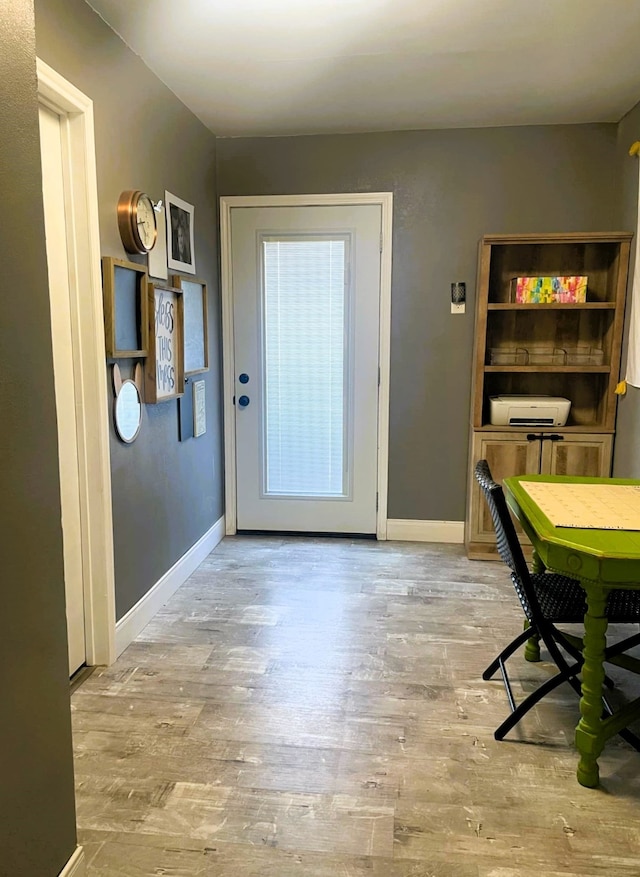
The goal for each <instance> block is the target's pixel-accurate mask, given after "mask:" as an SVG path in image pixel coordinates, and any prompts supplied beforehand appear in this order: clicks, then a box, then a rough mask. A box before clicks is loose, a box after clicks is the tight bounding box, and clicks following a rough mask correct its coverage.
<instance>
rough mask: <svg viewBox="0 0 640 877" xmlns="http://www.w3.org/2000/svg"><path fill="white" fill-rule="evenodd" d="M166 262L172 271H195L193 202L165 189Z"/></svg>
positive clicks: (190, 272) (186, 272) (191, 272)
mask: <svg viewBox="0 0 640 877" xmlns="http://www.w3.org/2000/svg"><path fill="white" fill-rule="evenodd" d="M164 194H165V211H166V223H167V264H168V266H169V268H172V269H173V270H174V271H182V272H183V273H184V274H195V273H196V257H195V251H194V234H193V212H194V207H193V204H188V203H187V202H186V201H183V200H182V198H178V197H177V196H176V195H172V194H171V192H167V191H165V193H164Z"/></svg>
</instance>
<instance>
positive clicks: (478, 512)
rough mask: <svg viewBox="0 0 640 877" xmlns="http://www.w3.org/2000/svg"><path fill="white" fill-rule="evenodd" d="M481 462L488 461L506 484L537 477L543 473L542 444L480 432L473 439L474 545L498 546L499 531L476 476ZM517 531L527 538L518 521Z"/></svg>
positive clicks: (471, 529)
mask: <svg viewBox="0 0 640 877" xmlns="http://www.w3.org/2000/svg"><path fill="white" fill-rule="evenodd" d="M478 460H486V461H487V463H488V464H489V468H490V469H491V474H492V475H493V477H494V479H495V480H496V481H497V482H499V483H502V479H503V478H507V477H508V476H509V475H527V474H529V475H537V474H538V473H539V472H540V440H539V439H536V440H535V441H530V442H529V441H527V437H526V435H525V434H524V433H518V434H515V435H514V433H503V432H493V433H487V432H476V433H474V435H473V464H472V467H471V476H470V477H471V480H472V483H471V490H470V493H471V516H470V521H469V525H470V526H469V541H470V542H491V543H495V541H496V537H495V531H494V529H493V521H492V520H491V513H490V511H489V507H488V506H487V503H486V501H485V498H484V495H483V493H482V491H481V490H480V485H479V484H478V482H477V481H476V479H475V478H474V476H473V468H474V467H475V464H476V463H477V462H478ZM516 530H517V531H518V534H519V535H520V536H521V538H526V537H524V534H523V533H522V530H521V529H520V525H519V524H518V523H517V521H516Z"/></svg>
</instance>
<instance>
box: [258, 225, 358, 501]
mask: <svg viewBox="0 0 640 877" xmlns="http://www.w3.org/2000/svg"><path fill="white" fill-rule="evenodd" d="M262 254H263V333H264V336H263V355H264V370H263V374H264V382H265V386H264V397H263V398H264V401H265V405H264V423H263V428H264V442H263V447H264V460H263V470H264V481H265V493H266V494H267V495H269V494H271V495H280V496H282V495H285V496H309V497H323V496H324V497H336V496H345V495H346V493H347V477H346V470H347V465H346V446H347V442H346V436H347V434H348V429H347V406H346V404H345V400H346V397H347V395H348V394H347V392H346V389H347V376H348V369H347V367H346V363H347V354H346V349H345V347H346V338H347V336H348V332H347V328H348V327H347V315H348V307H347V301H346V289H345V280H346V271H347V258H348V239H347V236H343V237H340V238H332V239H331V240H329V239H326V238H321V237H318V236H317V235H316V236H312V235H309V236H296V237H295V238H293V237H287V238H281V239H278V240H275V239H273V238H271V237H270V238H269V239H265V240H264V241H263V250H262Z"/></svg>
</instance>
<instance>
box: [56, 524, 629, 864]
mask: <svg viewBox="0 0 640 877" xmlns="http://www.w3.org/2000/svg"><path fill="white" fill-rule="evenodd" d="M521 624H522V613H521V611H520V609H519V606H518V605H517V604H516V598H515V594H514V592H513V588H512V586H511V584H510V582H509V579H508V576H507V575H506V568H505V567H503V566H502V565H500V564H497V563H487V562H477V561H476V562H471V561H468V560H467V559H466V558H465V556H464V554H463V551H462V548H461V547H458V546H444V545H419V544H412V543H376V542H369V541H353V540H341V539H335V540H331V539H296V538H249V537H236V538H228V539H225V540H224V541H223V543H222V544H221V545H220V546H219V547H218V548H217V549H216V550H215V551H214V552H213V553H212V554H211V555H210V556H209V558H208V559H207V560H206V561H205V562H204V563H203V564H202V566H201V567H200V568H199V569H198V571H197V572H196V573H194V575H193V576H192V577H191V578H190V579H189V581H188V582H187V583H186V584H185V585H184V586H183V587H182V588H181V589H180V590H179V591H178V593H177V594H176V595H175V597H174V598H173V599H172V600H171V602H170V603H169V604H168V605H167V606H166V607H165V609H164V610H163V611H162V612H161V613H160V614H159V615H158V616H157V617H156V618H155V619H154V620H153V621H152V623H151V624H150V625H149V626H148V627H147V628H146V630H145V631H144V633H143V634H142V636H140V638H139V639H138V640H137V641H136V642H135V643H134V644H133V645H131V646H130V647H129V648H128V649H127V650H126V652H125V653H124V654H123V655H122V657H121V658H120V660H119V661H118V662H117V663H116V664H115V665H114V666H113V667H110V668H109V669H108V670H104V671H96V672H95V673H94V674H93V676H91V677H90V679H88V680H87V681H86V682H84V683H83V684H82V685H81V686H80V688H79V689H78V690H77V691H76V693H75V694H74V695H73V697H72V711H73V724H74V742H75V752H76V761H75V766H76V778H77V807H78V825H79V842H80V843H82V844H83V845H84V846H85V849H86V852H87V856H88V860H89V868H88V877H160V875H164V877H209V875H211V877H214V875H215V877H294V875H295V877H534V875H535V877H559V875H563V877H569V875H571V877H591V875H603V877H604V875H607V877H638V875H639V874H640V819H639V815H640V808H639V806H638V805H639V803H640V779H639V778H640V754H638V753H636V752H634V751H633V750H631V749H630V748H629V747H628V746H627V745H626V744H624V743H623V742H622V741H621V740H620V739H619V738H615V739H614V740H613V741H611V742H610V743H609V744H608V745H607V748H606V750H605V753H604V754H603V756H602V758H601V760H600V768H601V776H602V787H601V788H600V789H598V790H587V789H583V788H581V787H580V786H579V785H578V783H577V781H576V778H575V768H576V763H577V759H576V753H575V750H574V747H573V728H574V726H575V724H576V721H577V717H578V701H577V698H576V697H575V695H574V694H573V692H572V691H571V690H570V689H565V688H563V689H561V690H559V691H558V692H557V693H556V694H555V696H554V697H553V698H547V699H546V700H545V701H544V703H543V705H541V706H540V707H538V708H537V709H536V710H534V711H533V712H532V713H530V714H529V715H528V716H527V717H526V718H525V720H524V721H523V722H522V723H521V725H520V727H519V728H518V730H517V731H516V732H515V733H512V734H511V735H510V737H509V741H508V742H507V741H505V742H502V743H497V742H496V741H495V740H494V739H493V730H494V728H495V727H496V726H497V724H498V723H499V722H500V721H501V720H502V718H503V717H504V716H505V715H506V711H507V705H506V697H505V693H504V689H503V687H502V684H501V682H500V681H497V680H496V681H490V682H484V681H483V680H482V678H481V673H482V670H483V669H484V667H485V665H487V664H488V663H489V661H490V660H491V659H492V658H493V657H494V655H495V654H496V652H497V651H498V650H499V647H500V646H502V645H504V644H505V643H506V642H507V641H508V639H510V638H511V637H512V636H513V635H515V633H516V632H517V631H519V630H520V629H521ZM511 666H512V667H513V674H514V676H515V677H516V679H519V680H520V681H521V687H519V686H518V685H516V691H517V692H518V693H521V692H522V691H523V690H528V689H530V688H531V687H532V685H533V684H534V683H537V682H538V681H539V680H541V679H543V678H545V676H546V675H548V674H549V673H550V672H551V668H550V666H549V665H548V664H538V665H530V664H527V663H526V662H525V661H524V659H521V658H520V657H519V656H518V657H516V658H514V659H512V662H511Z"/></svg>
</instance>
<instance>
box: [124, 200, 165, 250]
mask: <svg viewBox="0 0 640 877" xmlns="http://www.w3.org/2000/svg"><path fill="white" fill-rule="evenodd" d="M118 229H119V231H120V237H121V238H122V243H123V244H124V248H125V250H126V251H127V252H128V253H148V252H149V250H152V249H153V247H154V245H155V242H156V239H157V237H158V228H157V224H156V213H155V210H154V209H153V201H152V200H151V198H150V197H149V196H148V195H146V194H145V193H144V192H141V191H140V190H139V189H127V191H125V192H123V193H122V195H120V198H119V199H118Z"/></svg>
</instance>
